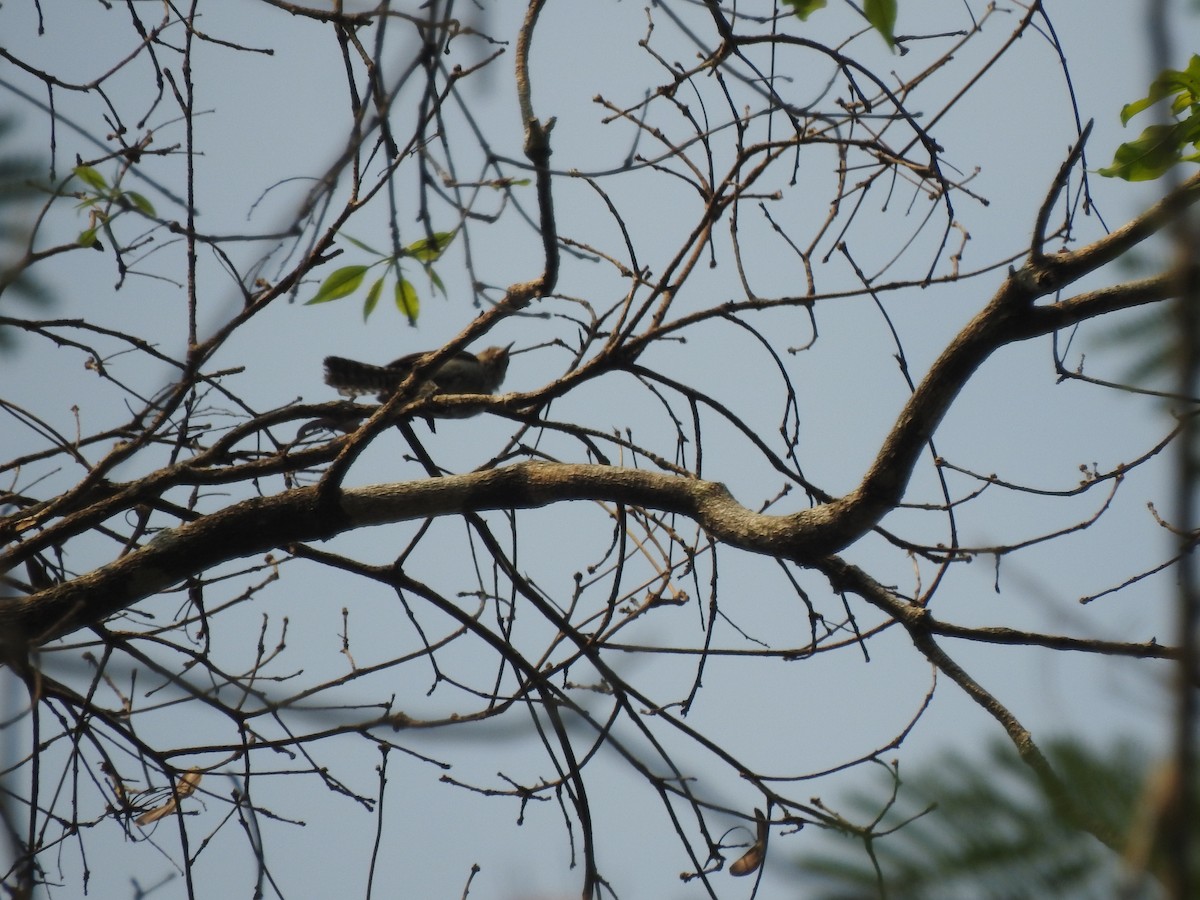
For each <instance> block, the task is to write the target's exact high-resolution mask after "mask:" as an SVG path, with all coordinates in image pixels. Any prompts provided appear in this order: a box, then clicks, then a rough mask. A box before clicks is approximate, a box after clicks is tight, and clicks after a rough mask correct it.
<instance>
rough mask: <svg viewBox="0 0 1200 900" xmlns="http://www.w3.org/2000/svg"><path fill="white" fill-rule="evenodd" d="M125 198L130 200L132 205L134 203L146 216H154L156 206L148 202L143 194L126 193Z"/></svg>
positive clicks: (135, 192)
mask: <svg viewBox="0 0 1200 900" xmlns="http://www.w3.org/2000/svg"><path fill="white" fill-rule="evenodd" d="M125 196H126V197H128V198H129V202H130V203H132V204H133V205H134V206H135V207H137V208H138V209H139V210H141V211H142V212H144V213H145V214H146V215H148V216H152V215H154V204H153V203H151V202H150V201H149V200H147V199H146V198H145V197H144V196H143V195H142V194H139V193H138V192H137V191H126V192H125Z"/></svg>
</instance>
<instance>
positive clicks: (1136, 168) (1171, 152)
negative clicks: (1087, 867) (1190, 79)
mask: <svg viewBox="0 0 1200 900" xmlns="http://www.w3.org/2000/svg"><path fill="white" fill-rule="evenodd" d="M1197 142H1200V114H1194V115H1192V116H1190V117H1189V118H1187V119H1185V120H1184V121H1182V122H1176V123H1175V124H1173V125H1151V126H1149V127H1148V128H1146V129H1145V130H1144V131H1142V133H1141V134H1140V135H1138V137H1137V139H1136V140H1132V141H1128V142H1126V143H1124V144H1122V145H1121V146H1120V147H1118V148H1117V152H1116V153H1115V154H1113V161H1112V165H1111V166H1107V167H1105V168H1103V169H1101V170H1100V174H1101V175H1104V176H1105V177H1108V178H1124V179H1125V180H1126V181H1150V180H1151V179H1154V178H1158V177H1159V176H1161V175H1162V174H1163V173H1164V172H1166V171H1167V169H1169V168H1171V166H1173V165H1175V164H1176V163H1178V162H1181V161H1183V160H1184V159H1185V158H1188V157H1184V156H1183V150H1184V148H1185V147H1187V146H1188V145H1194V144H1196V143H1197Z"/></svg>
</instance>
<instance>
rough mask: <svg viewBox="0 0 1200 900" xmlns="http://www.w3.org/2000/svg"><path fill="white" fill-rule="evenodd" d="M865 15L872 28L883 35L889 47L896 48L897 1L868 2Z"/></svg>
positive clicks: (874, 0)
mask: <svg viewBox="0 0 1200 900" xmlns="http://www.w3.org/2000/svg"><path fill="white" fill-rule="evenodd" d="M863 14H864V15H866V17H867V21H868V22H870V23H871V27H872V28H874V29H875V30H876V31H878V32H879V33H880V34H882V35H883V39H884V40H885V41H887V45H888V46H889V47H895V46H896V0H866V2H865V3H864V4H863Z"/></svg>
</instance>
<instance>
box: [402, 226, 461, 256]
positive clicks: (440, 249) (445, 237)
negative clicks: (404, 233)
mask: <svg viewBox="0 0 1200 900" xmlns="http://www.w3.org/2000/svg"><path fill="white" fill-rule="evenodd" d="M454 235H455V232H453V231H437V232H434V234H433V237H428V238H421V239H420V240H419V241H413V242H412V243H411V244H409V245H408V246H407V247H405V248H404V255H405V256H411V257H412V258H413V259H415V260H417V261H419V262H423V263H431V262H436V261H437V260H438V259H440V258H441V256H442V254H443V253H445V252H446V248H447V247H449V246H450V242H451V241H453V240H454Z"/></svg>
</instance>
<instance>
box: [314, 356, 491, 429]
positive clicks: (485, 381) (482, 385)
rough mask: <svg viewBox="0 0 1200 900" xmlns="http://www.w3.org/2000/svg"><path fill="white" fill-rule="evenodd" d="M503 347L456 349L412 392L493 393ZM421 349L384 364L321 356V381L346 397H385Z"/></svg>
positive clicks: (460, 415)
mask: <svg viewBox="0 0 1200 900" xmlns="http://www.w3.org/2000/svg"><path fill="white" fill-rule="evenodd" d="M511 348H512V344H509V345H508V346H507V347H488V348H487V349H486V350H483V351H481V352H479V353H478V354H476V353H468V352H467V351H466V350H460V351H459V352H458V353H456V354H454V355H453V356H451V357H450V358H449V359H448V360H446V361H445V362H444V363H442V364H441V365H440V366H439V367H438V368H436V369H434V370H433V371H431V372H429V373H428V374H427V378H426V381H425V383H424V384H422V385H421V388H420V390H419V391H418V393H417V394H416V396H417V397H432V396H433V395H435V394H494V393H495V392H496V390H497V389H498V388H499V387H500V385H501V384H502V383H503V382H504V374H505V372H507V371H508V351H509V350H510V349H511ZM424 355H425V354H424V353H410V354H408V356H402V357H400V358H399V359H397V360H393V361H392V362H390V363H388V364H387V365H386V366H375V365H371V364H370V363H364V362H358V361H357V360H353V359H345V358H343V357H341V356H327V357H325V383H326V384H328V385H329V386H330V387H334V388H337V390H338V393H340V394H344V395H346V396H347V397H357V396H359V395H361V394H377V395H378V396H379V399H380V400H381V401H383V400H386V399H387V398H388V397H389V396H391V394H392V393H393V392H394V391H395V390H396V388H398V387H400V384H401V383H402V382H403V381H404V380H405V379H406V378H408V376H409V374H410V373H411V372H412V368H413V366H414V365H415V364H416V362H417V360H419V359H420V358H421V357H422V356H424ZM477 412H478V410H470V409H468V410H464V411H462V412H441V413H439V415H440V416H444V417H453V418H465V417H467V416H473V415H475V414H476V413H477Z"/></svg>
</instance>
